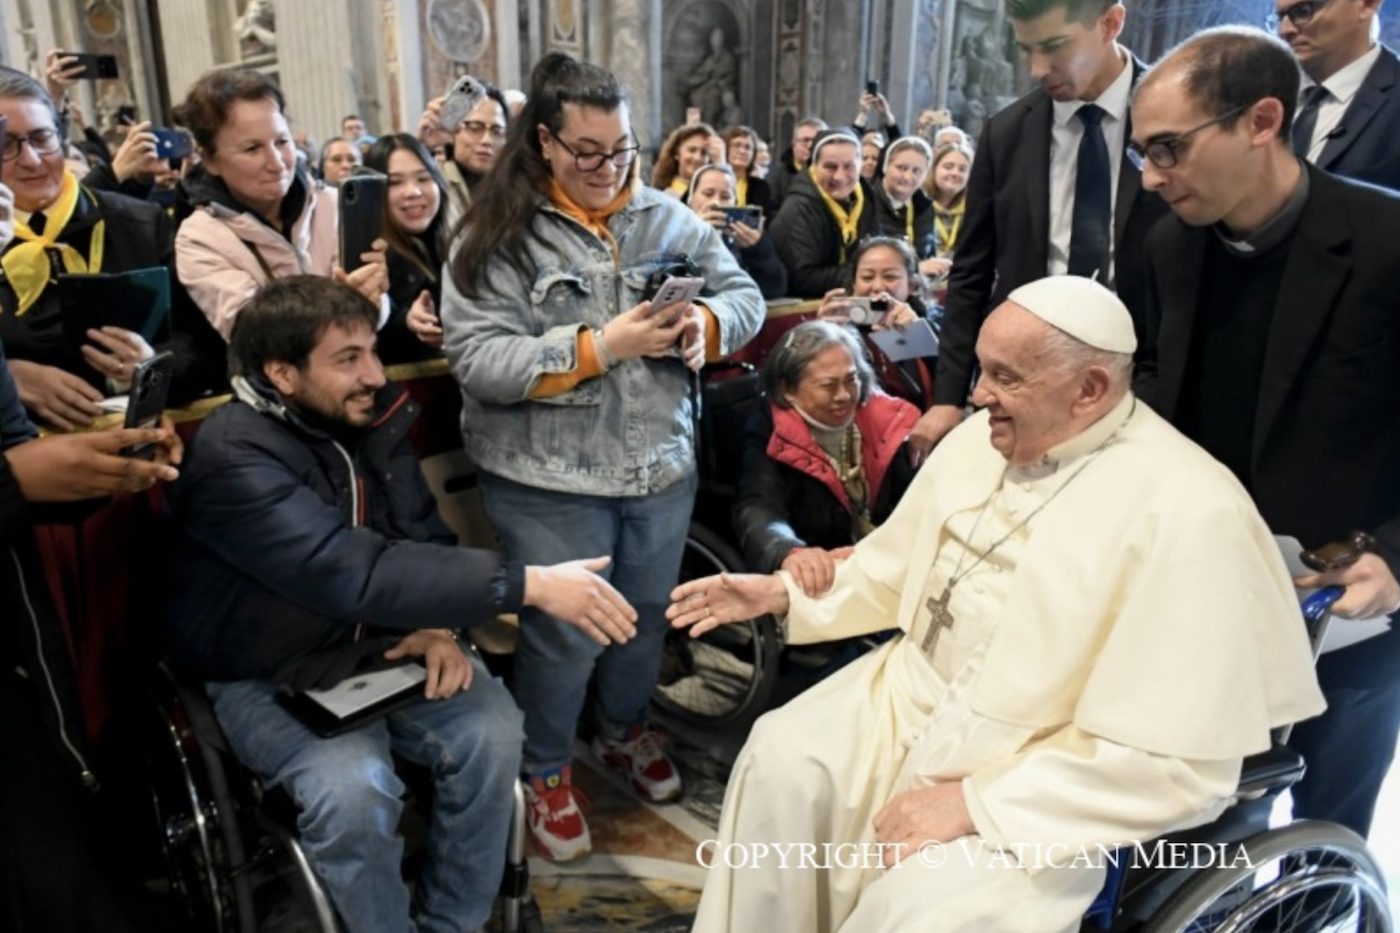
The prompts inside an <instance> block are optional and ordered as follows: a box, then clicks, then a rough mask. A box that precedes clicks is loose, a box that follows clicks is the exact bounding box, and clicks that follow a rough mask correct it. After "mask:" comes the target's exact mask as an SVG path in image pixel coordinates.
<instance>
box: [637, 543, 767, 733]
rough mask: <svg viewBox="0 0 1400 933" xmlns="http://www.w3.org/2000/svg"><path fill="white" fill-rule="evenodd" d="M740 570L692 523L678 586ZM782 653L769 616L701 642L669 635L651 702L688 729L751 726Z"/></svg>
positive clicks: (729, 551) (734, 557)
mask: <svg viewBox="0 0 1400 933" xmlns="http://www.w3.org/2000/svg"><path fill="white" fill-rule="evenodd" d="M743 570H744V562H743V559H742V558H741V557H740V556H739V555H738V553H736V552H735V550H734V549H733V548H732V547H730V546H729V544H727V543H726V542H725V541H723V540H722V539H721V538H720V537H719V536H718V535H716V534H715V533H714V532H713V531H710V530H709V529H708V528H706V527H704V526H703V525H700V524H697V523H694V522H692V523H691V526H690V531H689V533H688V534H687V536H686V540H685V554H684V556H683V557H682V559H681V573H680V582H682V583H684V582H685V581H687V580H695V579H698V578H700V577H705V576H709V575H711V574H717V573H738V572H743ZM781 650H782V644H781V639H780V637H779V634H778V626H777V623H776V622H775V621H774V620H773V618H772V617H771V616H761V617H759V618H757V619H748V620H746V621H744V622H737V623H734V624H732V625H721V626H720V627H719V628H716V629H714V630H712V631H710V632H707V633H705V634H704V635H702V636H701V637H699V638H691V637H690V635H689V634H687V633H686V632H677V631H672V632H669V633H667V635H666V645H665V648H664V650H663V653H662V658H661V677H660V681H659V683H658V684H657V687H656V692H655V693H654V694H653V699H654V701H655V703H656V705H657V706H658V707H659V708H660V709H661V711H662V712H663V713H665V714H667V715H669V716H672V717H674V718H675V719H678V720H680V721H681V722H683V723H687V724H690V725H695V726H722V725H728V724H731V723H742V722H747V721H751V720H753V719H755V718H757V716H758V715H759V714H760V713H762V712H763V711H764V709H765V704H766V703H767V702H768V698H769V697H770V696H771V695H772V693H773V688H774V687H775V686H776V683H777V676H778V655H779V652H780V651H781Z"/></svg>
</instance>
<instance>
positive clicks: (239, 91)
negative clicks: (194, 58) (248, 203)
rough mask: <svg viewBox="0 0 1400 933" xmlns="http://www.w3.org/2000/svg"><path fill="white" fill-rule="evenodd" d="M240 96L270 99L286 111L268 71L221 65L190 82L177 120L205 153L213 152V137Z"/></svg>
mask: <svg viewBox="0 0 1400 933" xmlns="http://www.w3.org/2000/svg"><path fill="white" fill-rule="evenodd" d="M240 100H249V101H257V100H270V101H272V102H273V103H275V104H276V105H277V109H278V110H279V111H280V112H281V113H282V114H283V115H285V114H286V113H287V102H286V101H285V100H284V99H283V97H282V91H281V90H280V89H279V88H278V87H277V84H276V82H274V81H273V80H272V79H271V78H269V77H268V76H267V75H265V74H263V73H262V72H261V71H255V70H254V69H252V68H220V69H218V70H216V71H210V72H208V73H206V74H204V75H202V76H201V77H200V78H199V80H197V81H195V83H194V84H192V85H190V90H189V93H187V94H186V95H185V100H184V103H182V104H180V106H178V107H176V108H175V112H174V114H172V116H173V117H174V119H175V122H176V123H178V124H180V125H181V126H183V127H185V128H186V129H187V130H189V131H190V132H191V133H192V134H193V135H194V141H195V142H196V143H198V144H199V148H200V149H202V150H203V151H204V153H205V154H206V155H212V154H213V153H214V137H215V136H217V135H218V134H219V128H220V127H222V126H223V125H224V123H225V122H227V120H228V114H229V110H231V109H232V108H233V105H234V103H235V102H236V101H240Z"/></svg>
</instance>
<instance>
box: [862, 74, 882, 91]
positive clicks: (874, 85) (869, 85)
mask: <svg viewBox="0 0 1400 933" xmlns="http://www.w3.org/2000/svg"><path fill="white" fill-rule="evenodd" d="M865 93H867V94H878V93H880V82H879V81H876V80H875V79H874V78H871V79H870V80H869V81H867V82H865Z"/></svg>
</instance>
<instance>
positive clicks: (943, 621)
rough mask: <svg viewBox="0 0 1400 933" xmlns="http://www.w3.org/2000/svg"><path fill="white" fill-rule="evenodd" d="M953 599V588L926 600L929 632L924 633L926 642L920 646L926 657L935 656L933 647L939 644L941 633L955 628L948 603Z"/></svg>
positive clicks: (946, 588)
mask: <svg viewBox="0 0 1400 933" xmlns="http://www.w3.org/2000/svg"><path fill="white" fill-rule="evenodd" d="M952 598H953V588H952V587H951V586H947V587H944V589H943V595H942V596H940V597H938V598H937V599H934V598H933V597H932V596H930V597H929V598H928V599H926V600H924V608H926V609H928V614H929V615H928V631H926V632H924V640H923V642H921V643H920V645H919V650H921V651H922V652H923V653H924V654H925V655H927V656H929V657H932V656H933V646H934V645H935V644H937V642H938V636H939V633H941V632H942V631H943V630H944V629H949V628H952V627H953V614H952V613H951V612H949V611H948V601H949V600H950V599H952Z"/></svg>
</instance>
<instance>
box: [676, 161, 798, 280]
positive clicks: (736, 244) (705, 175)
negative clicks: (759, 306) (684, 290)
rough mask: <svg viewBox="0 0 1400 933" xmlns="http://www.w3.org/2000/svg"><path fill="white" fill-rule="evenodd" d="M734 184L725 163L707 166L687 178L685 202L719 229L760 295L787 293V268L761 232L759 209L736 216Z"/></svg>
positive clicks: (725, 243) (731, 170)
mask: <svg viewBox="0 0 1400 933" xmlns="http://www.w3.org/2000/svg"><path fill="white" fill-rule="evenodd" d="M735 185H736V180H735V177H734V171H733V169H731V168H730V167H729V166H727V165H724V164H720V165H707V166H705V167H704V168H702V169H700V170H699V171H697V172H696V173H695V175H694V177H692V178H691V179H690V194H689V195H687V197H686V202H687V203H688V204H690V209H691V210H693V211H694V212H695V213H696V214H697V215H699V217H700V219H701V220H703V221H705V223H707V224H709V225H710V226H711V227H714V228H715V229H716V230H718V231H719V234H720V237H721V238H722V239H723V240H724V245H725V246H728V247H729V251H730V252H732V253H733V254H734V258H735V259H737V260H739V265H740V266H741V267H742V268H743V270H744V271H745V272H747V273H748V274H749V278H751V279H753V280H754V284H755V285H757V286H758V290H759V291H760V292H762V293H763V297H764V298H765V299H767V300H771V299H774V298H782V297H783V296H784V295H786V294H787V269H785V268H783V261H782V260H781V259H780V258H778V250H777V248H776V247H774V246H773V241H772V240H770V239H768V238H767V237H765V236H764V235H763V212H762V208H759V207H753V208H751V210H750V213H749V214H747V215H745V217H744V218H742V219H741V218H740V217H739V216H737V215H736V214H735V213H734V209H735V208H736V207H738V206H739V205H737V204H736V203H735V202H736V200H737V198H736V196H735ZM754 211H756V212H757V213H753V212H754Z"/></svg>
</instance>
